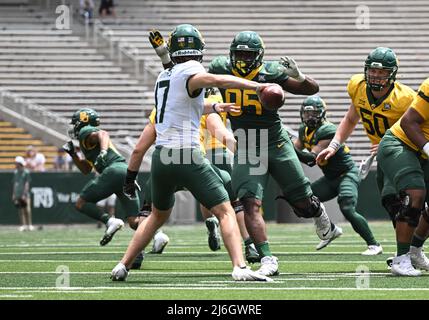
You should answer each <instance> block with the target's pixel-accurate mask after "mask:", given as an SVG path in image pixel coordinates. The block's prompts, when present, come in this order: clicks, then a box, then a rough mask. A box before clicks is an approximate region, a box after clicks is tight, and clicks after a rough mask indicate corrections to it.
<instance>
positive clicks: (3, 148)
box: [0, 119, 57, 170]
mask: <svg viewBox="0 0 429 320" xmlns="http://www.w3.org/2000/svg"><path fill="white" fill-rule="evenodd" d="M29 145H33V146H37V149H38V150H39V151H40V152H41V153H43V154H44V155H45V157H46V163H45V168H46V169H47V170H49V169H52V168H53V167H54V164H53V160H54V157H55V156H56V154H57V148H56V147H55V146H50V145H47V144H46V143H44V142H43V141H42V140H40V139H35V138H34V137H33V135H31V134H29V133H28V132H26V131H25V129H23V128H19V127H16V126H15V125H14V124H12V123H11V122H8V121H3V120H1V119H0V170H10V169H15V165H14V161H15V160H14V159H15V157H16V156H21V157H24V158H25V151H26V149H27V147H28V146H29Z"/></svg>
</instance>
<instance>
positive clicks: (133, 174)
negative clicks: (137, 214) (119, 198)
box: [122, 169, 141, 200]
mask: <svg viewBox="0 0 429 320" xmlns="http://www.w3.org/2000/svg"><path fill="white" fill-rule="evenodd" d="M137 174H138V171H132V170H129V169H127V175H126V176H125V181H124V185H123V187H122V191H123V193H124V194H125V195H126V196H127V198H128V199H130V200H133V199H135V198H137V192H136V190H139V191H141V188H140V186H139V184H138V183H137V181H136V178H137Z"/></svg>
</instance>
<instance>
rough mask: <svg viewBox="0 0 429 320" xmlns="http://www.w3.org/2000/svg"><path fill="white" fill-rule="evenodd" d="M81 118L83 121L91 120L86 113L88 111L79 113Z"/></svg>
mask: <svg viewBox="0 0 429 320" xmlns="http://www.w3.org/2000/svg"><path fill="white" fill-rule="evenodd" d="M79 120H80V121H82V122H88V121H89V116H88V113H86V111H82V112H81V113H80V114H79Z"/></svg>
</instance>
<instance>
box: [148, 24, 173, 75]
mask: <svg viewBox="0 0 429 320" xmlns="http://www.w3.org/2000/svg"><path fill="white" fill-rule="evenodd" d="M149 42H150V44H151V45H152V47H153V49H154V50H155V52H156V54H157V55H158V57H159V58H160V59H161V62H162V65H163V67H164V69H168V68H171V67H172V66H173V65H174V64H173V61H171V58H170V54H169V53H168V48H167V44H166V43H165V41H164V38H163V36H162V34H161V32H159V30H156V29H153V30H151V31H150V32H149Z"/></svg>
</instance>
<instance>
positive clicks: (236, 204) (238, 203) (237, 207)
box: [231, 200, 244, 214]
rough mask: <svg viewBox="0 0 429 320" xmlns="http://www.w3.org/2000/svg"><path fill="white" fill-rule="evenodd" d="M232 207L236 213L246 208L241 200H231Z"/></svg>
mask: <svg viewBox="0 0 429 320" xmlns="http://www.w3.org/2000/svg"><path fill="white" fill-rule="evenodd" d="M231 205H232V208H233V209H234V212H235V214H237V213H239V212H241V211H243V210H244V207H243V204H242V203H241V201H240V200H235V201H231Z"/></svg>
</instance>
